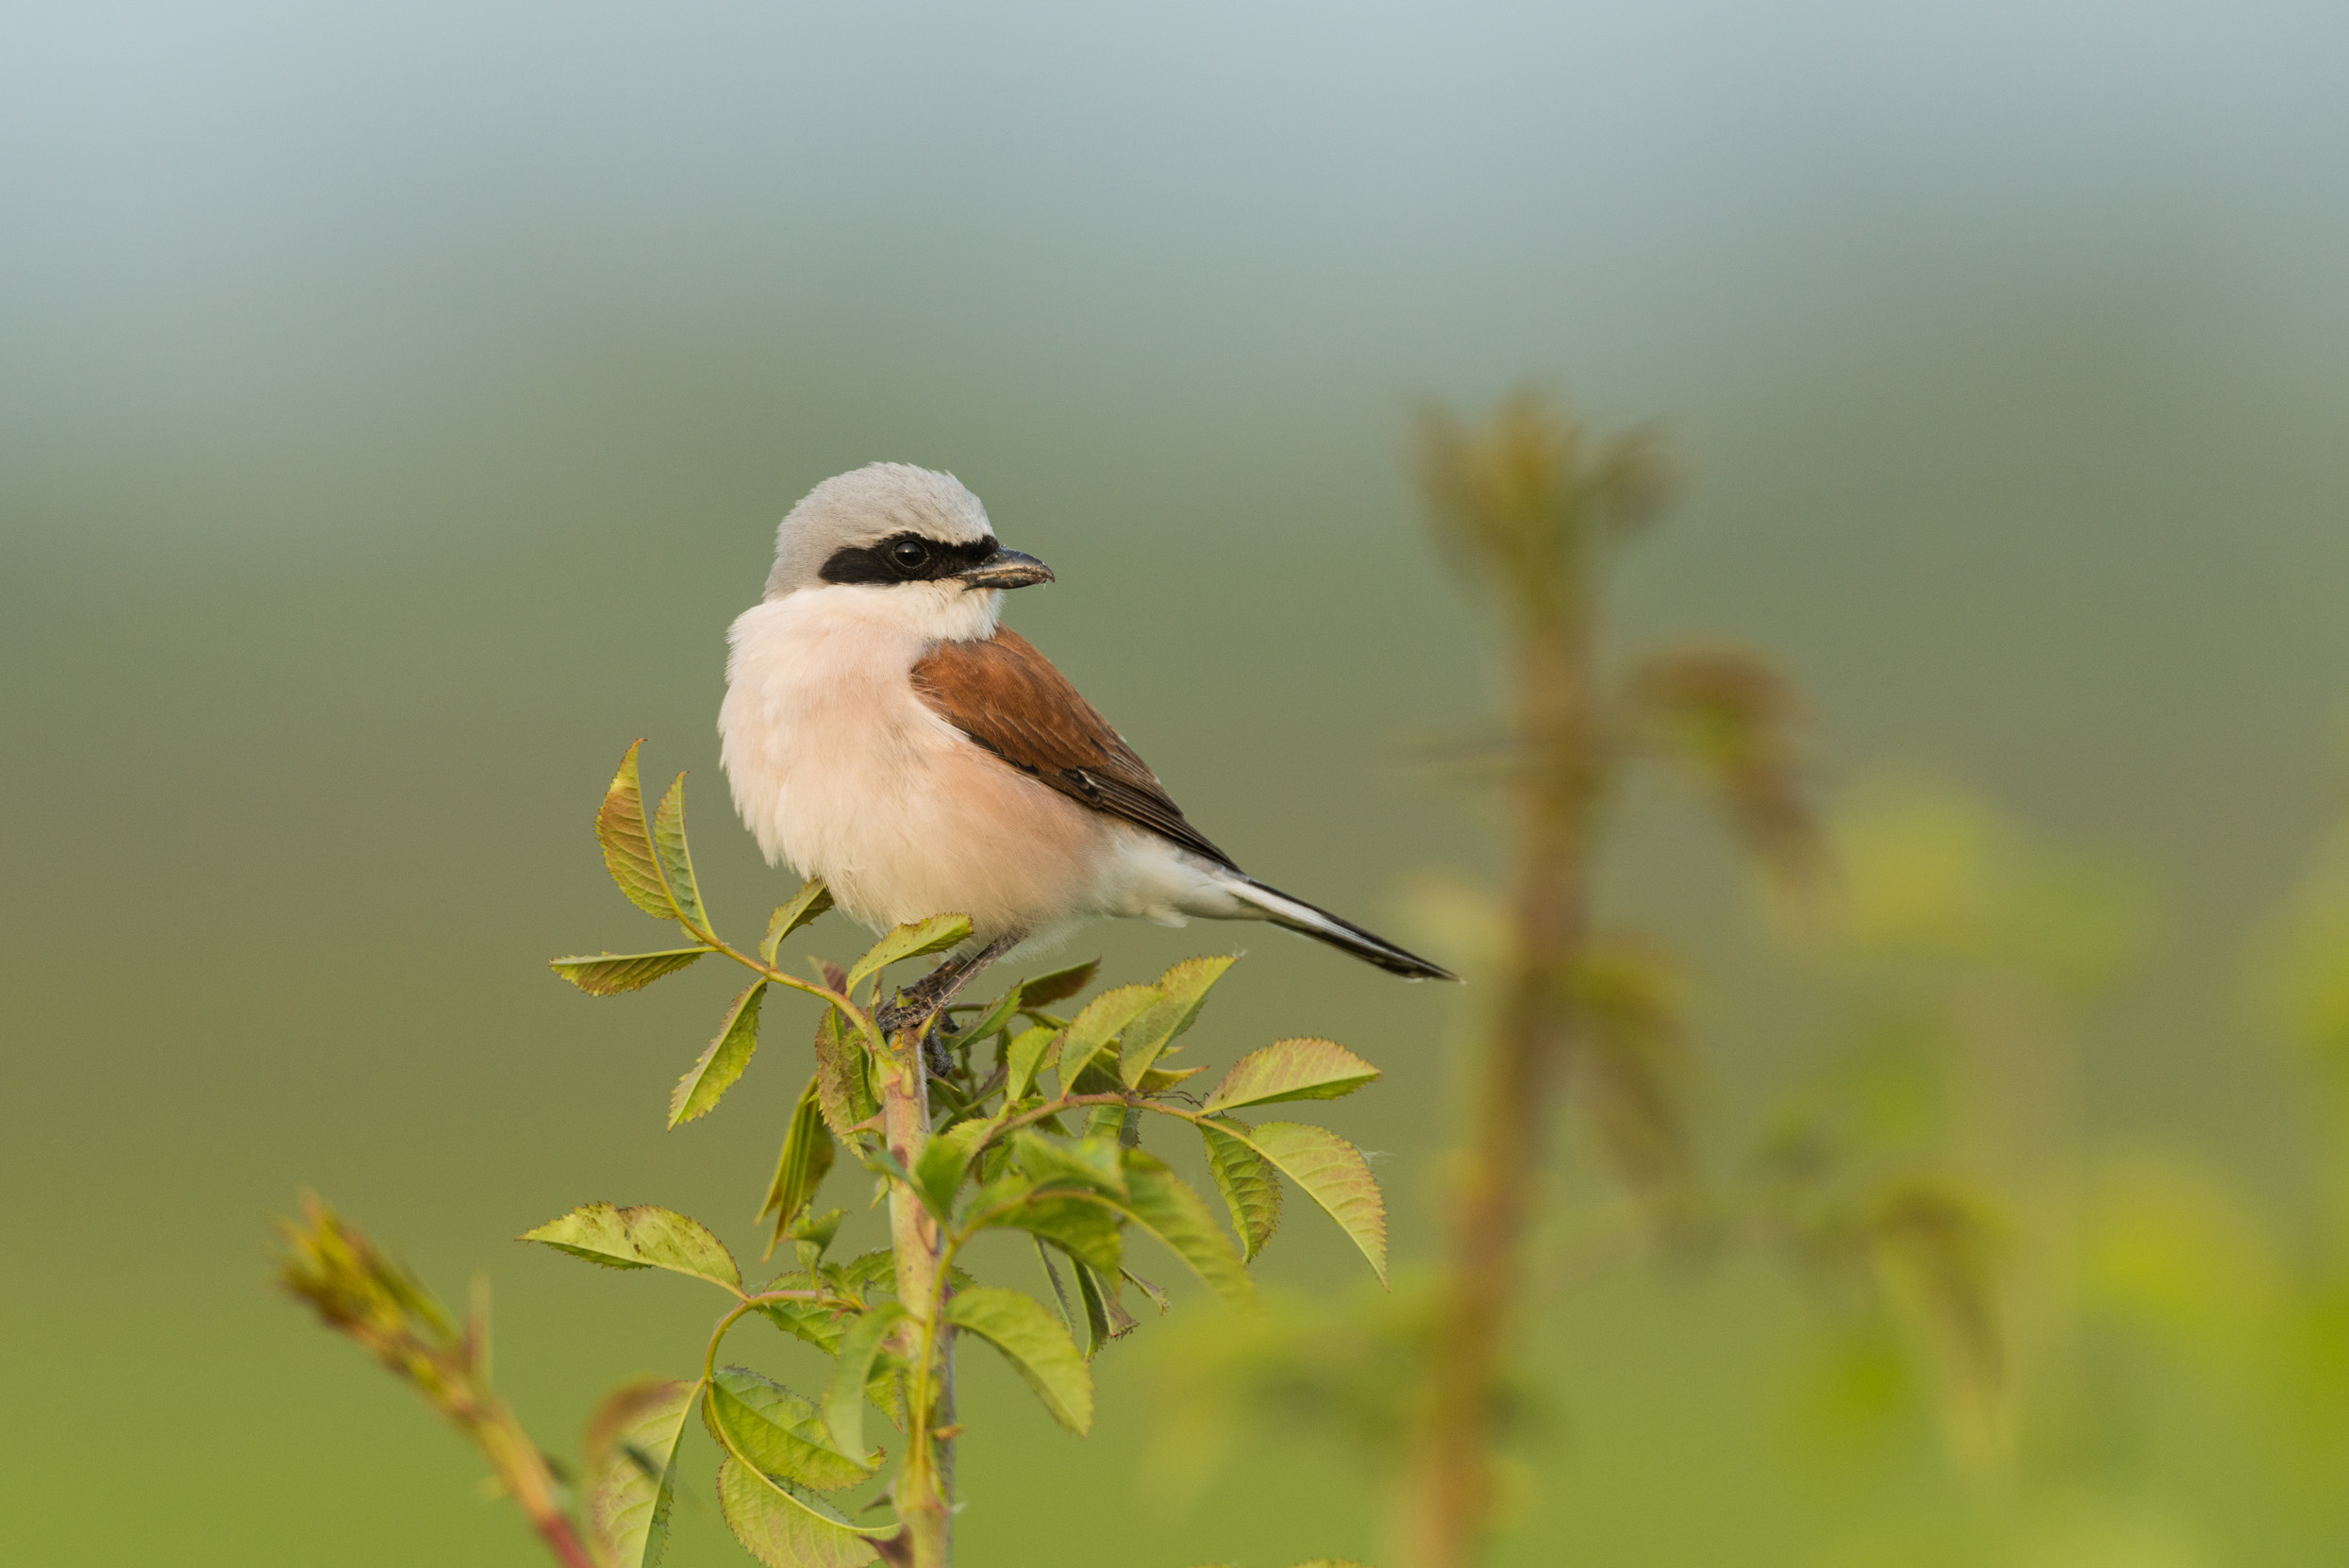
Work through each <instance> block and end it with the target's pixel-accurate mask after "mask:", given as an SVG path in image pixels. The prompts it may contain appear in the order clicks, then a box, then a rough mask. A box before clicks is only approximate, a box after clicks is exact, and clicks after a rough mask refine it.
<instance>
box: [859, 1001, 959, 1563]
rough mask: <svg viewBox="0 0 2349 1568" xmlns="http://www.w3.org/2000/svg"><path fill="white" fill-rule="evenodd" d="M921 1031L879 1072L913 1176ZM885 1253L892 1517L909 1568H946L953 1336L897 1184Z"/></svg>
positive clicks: (918, 1143)
mask: <svg viewBox="0 0 2349 1568" xmlns="http://www.w3.org/2000/svg"><path fill="white" fill-rule="evenodd" d="M920 1033H921V1026H920V1025H919V1024H917V1025H916V1026H915V1027H913V1028H911V1029H908V1030H906V1031H904V1032H902V1033H900V1034H899V1035H897V1036H896V1037H895V1038H894V1040H892V1041H891V1052H890V1055H889V1057H888V1058H886V1059H883V1060H882V1061H881V1062H880V1063H879V1064H878V1065H879V1067H880V1073H879V1074H878V1076H879V1078H880V1089H881V1129H882V1137H883V1139H884V1140H885V1141H886V1142H887V1143H888V1144H889V1150H890V1153H891V1154H892V1155H894V1156H896V1158H897V1159H898V1161H899V1163H901V1164H902V1165H903V1166H904V1167H905V1168H906V1169H907V1170H908V1171H910V1170H912V1169H913V1168H914V1166H915V1165H916V1164H917V1163H918V1162H919V1161H920V1160H921V1158H922V1150H923V1148H924V1147H925V1145H926V1144H927V1143H929V1141H930V1096H929V1083H928V1079H927V1076H926V1074H925V1072H924V1070H923V1066H922V1046H921V1040H920ZM889 1228H890V1243H891V1247H892V1249H893V1250H894V1252H895V1255H896V1262H897V1299H898V1300H899V1301H901V1302H903V1303H904V1304H905V1307H906V1309H907V1311H908V1312H910V1313H913V1314H916V1315H915V1316H914V1317H912V1318H911V1319H909V1320H908V1323H907V1324H906V1326H905V1328H904V1330H903V1332H902V1333H901V1335H900V1337H899V1348H900V1350H901V1351H902V1352H903V1353H904V1355H905V1357H906V1359H907V1360H908V1362H909V1363H910V1364H911V1365H912V1367H913V1376H912V1379H911V1382H912V1387H911V1390H910V1392H909V1395H908V1399H907V1402H906V1405H907V1409H906V1460H905V1464H904V1466H903V1467H902V1468H901V1469H900V1470H899V1472H898V1476H897V1488H896V1492H897V1497H896V1501H897V1516H898V1517H899V1518H900V1519H902V1520H903V1521H905V1525H906V1533H907V1538H908V1543H909V1544H910V1545H911V1547H912V1562H913V1565H914V1568H948V1565H949V1564H950V1563H951V1562H952V1560H953V1555H954V1440H953V1439H951V1438H947V1439H942V1440H941V1439H938V1438H935V1437H934V1436H933V1435H932V1434H933V1433H934V1432H935V1431H937V1430H938V1429H939V1428H940V1427H951V1426H954V1422H955V1415H954V1396H955V1379H954V1331H953V1329H952V1328H950V1327H949V1326H947V1325H946V1324H945V1323H944V1322H943V1321H941V1314H940V1313H939V1312H938V1310H937V1304H938V1303H939V1301H940V1300H941V1292H940V1289H939V1285H940V1281H939V1273H940V1268H941V1260H940V1256H939V1254H940V1251H941V1246H942V1241H943V1239H942V1238H941V1235H940V1233H939V1227H938V1222H937V1220H936V1219H935V1218H934V1217H933V1216H932V1215H931V1214H930V1212H929V1210H928V1209H925V1208H924V1207H923V1206H922V1200H921V1198H920V1197H919V1196H918V1195H916V1193H914V1192H913V1190H912V1189H911V1188H909V1187H908V1186H907V1185H906V1184H905V1183H904V1182H902V1181H892V1182H891V1183H890V1190H889Z"/></svg>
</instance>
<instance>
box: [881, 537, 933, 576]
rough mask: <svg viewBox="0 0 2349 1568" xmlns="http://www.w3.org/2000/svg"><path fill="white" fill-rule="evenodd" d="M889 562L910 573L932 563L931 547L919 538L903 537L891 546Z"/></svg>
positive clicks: (901, 570) (899, 569)
mask: <svg viewBox="0 0 2349 1568" xmlns="http://www.w3.org/2000/svg"><path fill="white" fill-rule="evenodd" d="M889 563H890V564H891V566H894V567H895V568H897V570H898V571H900V572H904V573H906V574H908V575H911V574H913V573H915V572H919V571H921V570H922V568H924V567H925V566H927V565H928V564H929V563H930V547H929V546H928V545H926V544H925V543H923V542H921V541H920V540H918V539H901V540H899V541H898V542H896V543H894V544H892V545H891V546H890V547H889Z"/></svg>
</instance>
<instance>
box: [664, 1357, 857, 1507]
mask: <svg viewBox="0 0 2349 1568" xmlns="http://www.w3.org/2000/svg"><path fill="white" fill-rule="evenodd" d="M703 1414H704V1416H705V1417H706V1418H707V1420H708V1426H709V1435H710V1436H711V1437H713V1438H716V1439H717V1440H718V1443H719V1444H720V1446H722V1447H724V1448H725V1450H726V1452H728V1453H730V1454H732V1455H733V1456H734V1457H735V1458H736V1459H738V1460H741V1461H742V1462H743V1463H744V1464H747V1465H750V1466H752V1467H753V1468H754V1469H757V1470H758V1471H759V1472H761V1473H762V1474H765V1475H768V1476H775V1477H777V1478H778V1479H781V1480H786V1481H796V1482H798V1483H799V1484H800V1485H801V1486H804V1487H810V1488H812V1489H814V1490H815V1491H817V1492H838V1491H839V1490H840V1489H841V1487H844V1486H854V1485H856V1484H857V1483H858V1481H861V1480H864V1479H866V1478H867V1477H869V1476H871V1475H872V1474H873V1472H874V1471H875V1469H877V1468H878V1467H879V1465H880V1462H881V1453H880V1451H879V1450H878V1449H875V1451H874V1452H873V1453H872V1454H871V1455H870V1456H869V1457H868V1458H867V1459H865V1460H863V1461H861V1462H859V1461H858V1460H854V1459H851V1458H850V1457H849V1456H848V1455H846V1454H843V1453H841V1452H840V1451H838V1450H837V1449H835V1448H834V1447H833V1446H832V1440H831V1437H830V1435H829V1434H828V1433H826V1432H825V1429H824V1421H823V1418H822V1417H821V1416H820V1415H818V1413H817V1411H816V1408H815V1406H814V1405H813V1404H811V1403H809V1402H808V1400H805V1399H802V1398H801V1397H800V1396H799V1395H797V1394H795V1393H792V1392H791V1390H789V1389H787V1388H785V1387H784V1386H783V1385H782V1384H780V1383H777V1382H775V1380H773V1379H772V1378H769V1377H765V1376H760V1375H759V1374H758V1373H756V1372H753V1371H751V1370H750V1369H749V1368H747V1367H739V1366H730V1367H725V1368H722V1369H721V1370H720V1371H719V1372H718V1373H717V1375H716V1376H714V1377H713V1378H712V1379H711V1381H710V1385H709V1393H708V1399H707V1402H706V1403H705V1404H704V1406H703Z"/></svg>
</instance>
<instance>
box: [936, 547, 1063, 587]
mask: <svg viewBox="0 0 2349 1568" xmlns="http://www.w3.org/2000/svg"><path fill="white" fill-rule="evenodd" d="M959 575H960V576H961V578H962V586H963V587H965V588H1025V587H1027V586H1028V585H1029V584H1030V583H1040V582H1050V581H1052V568H1051V567H1049V566H1046V565H1045V564H1044V563H1043V562H1042V561H1041V560H1038V559H1036V558H1035V557H1034V556H1031V555H1025V554H1023V553H1022V552H1020V551H1018V550H997V551H996V552H995V553H994V554H993V555H991V556H989V557H988V558H987V559H985V560H983V561H980V562H979V563H978V564H977V565H976V566H974V567H972V568H971V569H970V570H969V571H968V572H964V573H961V574H959Z"/></svg>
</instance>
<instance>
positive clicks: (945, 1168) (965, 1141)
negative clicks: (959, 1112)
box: [913, 1118, 995, 1220]
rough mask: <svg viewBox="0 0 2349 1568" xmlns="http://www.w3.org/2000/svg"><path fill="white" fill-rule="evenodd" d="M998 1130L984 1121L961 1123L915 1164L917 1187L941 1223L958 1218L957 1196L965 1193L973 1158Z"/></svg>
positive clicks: (936, 1140) (924, 1150)
mask: <svg viewBox="0 0 2349 1568" xmlns="http://www.w3.org/2000/svg"><path fill="white" fill-rule="evenodd" d="M994 1130H995V1124H994V1123H993V1122H991V1121H989V1120H986V1119H984V1118H981V1119H979V1120H977V1121H970V1122H957V1123H956V1124H955V1125H954V1126H950V1127H948V1128H947V1129H946V1130H945V1131H943V1132H941V1133H938V1134H936V1135H934V1136H933V1137H932V1138H931V1139H930V1141H929V1142H928V1143H925V1144H923V1145H922V1157H921V1158H920V1159H917V1160H915V1161H914V1162H913V1185H914V1190H915V1191H916V1192H917V1193H920V1194H921V1197H922V1203H923V1207H925V1208H926V1209H929V1211H930V1212H931V1213H933V1214H935V1215H937V1216H938V1217H939V1218H940V1219H941V1220H951V1219H953V1218H954V1213H955V1194H956V1193H958V1192H960V1191H961V1190H962V1177H963V1174H964V1173H965V1172H967V1171H968V1170H970V1168H971V1157H972V1156H973V1155H975V1154H976V1153H977V1152H978V1146H979V1144H980V1143H984V1142H985V1141H986V1139H987V1135H988V1134H989V1133H991V1132H993V1131H994Z"/></svg>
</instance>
